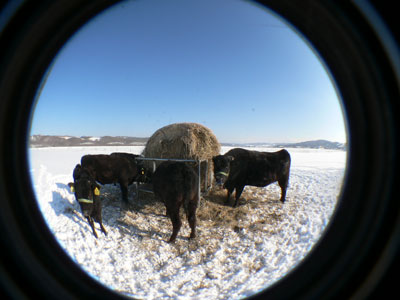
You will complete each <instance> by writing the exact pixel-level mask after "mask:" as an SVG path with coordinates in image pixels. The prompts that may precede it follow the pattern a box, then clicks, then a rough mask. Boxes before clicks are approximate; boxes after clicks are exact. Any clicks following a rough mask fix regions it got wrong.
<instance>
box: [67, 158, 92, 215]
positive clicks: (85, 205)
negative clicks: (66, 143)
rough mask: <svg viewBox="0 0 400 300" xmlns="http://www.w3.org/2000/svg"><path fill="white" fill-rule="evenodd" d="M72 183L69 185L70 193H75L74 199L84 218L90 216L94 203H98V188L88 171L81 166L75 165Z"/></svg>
mask: <svg viewBox="0 0 400 300" xmlns="http://www.w3.org/2000/svg"><path fill="white" fill-rule="evenodd" d="M73 177H74V183H69V184H68V185H69V187H70V188H71V191H72V192H73V193H75V198H76V200H77V201H78V203H79V205H80V207H81V211H82V214H83V216H84V217H89V216H91V215H92V213H93V210H94V207H95V205H94V204H95V202H96V201H99V196H100V186H99V185H98V184H97V183H96V181H95V180H94V178H93V177H92V176H91V175H90V173H89V172H88V170H86V169H85V168H82V166H81V165H79V164H78V165H76V167H75V169H74V173H73Z"/></svg>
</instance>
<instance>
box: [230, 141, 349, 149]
mask: <svg viewBox="0 0 400 300" xmlns="http://www.w3.org/2000/svg"><path fill="white" fill-rule="evenodd" d="M222 145H224V146H229V147H270V148H312V149H334V150H346V144H343V143H338V142H330V141H327V140H315V141H306V142H300V143H244V144H241V143H223V144H222Z"/></svg>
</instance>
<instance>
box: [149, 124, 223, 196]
mask: <svg viewBox="0 0 400 300" xmlns="http://www.w3.org/2000/svg"><path fill="white" fill-rule="evenodd" d="M220 150H221V145H220V144H219V142H218V140H217V138H216V137H215V135H214V134H213V132H212V131H211V130H210V129H208V128H207V127H205V126H203V125H201V124H197V123H175V124H171V125H167V126H165V127H162V128H160V129H158V130H157V131H156V132H155V133H154V134H153V135H152V136H151V137H150V139H149V140H148V141H147V144H146V147H145V149H144V150H143V153H142V155H143V156H144V157H146V158H170V159H171V158H175V159H195V160H206V161H207V162H208V167H207V164H206V163H202V164H201V171H200V176H201V186H202V190H204V186H205V185H204V180H205V177H206V172H207V187H209V186H211V183H212V178H213V177H212V157H213V156H215V155H218V154H219V153H220ZM157 164H159V162H158V163H157Z"/></svg>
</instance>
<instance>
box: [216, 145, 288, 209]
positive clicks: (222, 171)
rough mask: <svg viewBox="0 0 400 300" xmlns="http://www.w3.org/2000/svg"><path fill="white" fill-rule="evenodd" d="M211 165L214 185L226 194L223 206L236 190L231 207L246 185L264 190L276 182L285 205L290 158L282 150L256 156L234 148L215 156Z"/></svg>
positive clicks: (236, 202) (257, 153)
mask: <svg viewBox="0 0 400 300" xmlns="http://www.w3.org/2000/svg"><path fill="white" fill-rule="evenodd" d="M213 163H214V177H215V180H216V182H217V185H220V186H223V187H224V188H226V189H227V191H228V194H227V198H226V203H229V199H230V196H231V194H232V193H233V190H235V189H236V194H235V198H236V200H235V203H234V205H233V206H234V207H236V206H237V205H238V201H239V198H240V195H241V194H242V192H243V189H244V187H245V186H246V185H251V186H257V187H264V186H267V185H269V184H271V183H273V182H276V181H277V182H278V184H279V186H280V187H281V199H280V201H281V202H282V203H283V202H285V198H286V189H287V186H288V183H289V173H290V154H289V152H288V151H286V150H285V149H282V150H280V151H277V152H258V151H249V150H245V149H242V148H234V149H232V150H230V151H228V152H227V153H226V154H224V155H217V156H214V157H213Z"/></svg>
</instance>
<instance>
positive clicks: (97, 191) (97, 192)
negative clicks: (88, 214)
mask: <svg viewBox="0 0 400 300" xmlns="http://www.w3.org/2000/svg"><path fill="white" fill-rule="evenodd" d="M94 194H95V195H96V196H100V191H99V189H98V188H95V189H94Z"/></svg>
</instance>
